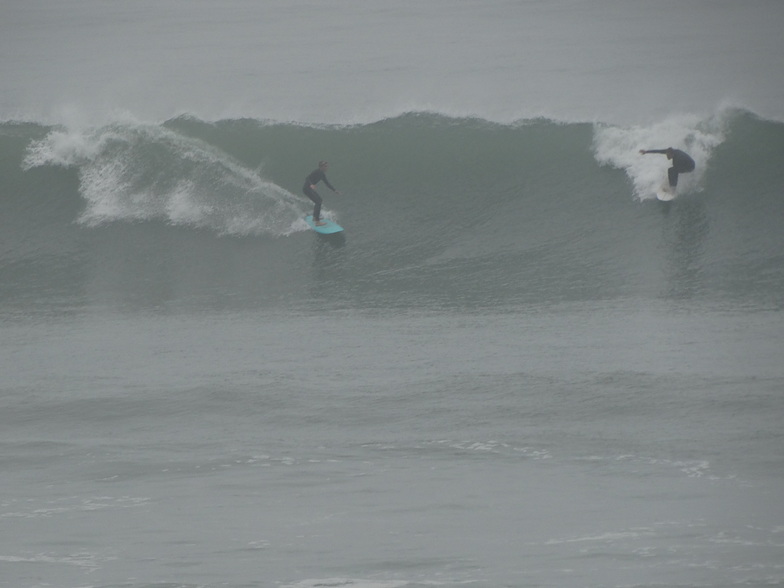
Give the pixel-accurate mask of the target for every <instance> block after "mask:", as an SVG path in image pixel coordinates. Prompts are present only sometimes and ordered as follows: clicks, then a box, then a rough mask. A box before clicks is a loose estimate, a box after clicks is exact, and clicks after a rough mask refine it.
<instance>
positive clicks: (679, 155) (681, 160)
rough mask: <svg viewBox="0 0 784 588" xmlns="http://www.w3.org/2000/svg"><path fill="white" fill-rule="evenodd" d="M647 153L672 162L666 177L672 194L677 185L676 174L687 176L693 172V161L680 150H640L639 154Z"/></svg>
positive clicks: (670, 148)
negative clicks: (660, 156)
mask: <svg viewBox="0 0 784 588" xmlns="http://www.w3.org/2000/svg"><path fill="white" fill-rule="evenodd" d="M647 153H661V154H663V155H666V156H667V159H671V160H672V167H671V168H670V169H668V170H667V177H668V178H669V180H670V190H671V191H672V192H675V186H677V185H678V174H687V173H689V172H690V171H694V160H693V159H692V158H691V157H690V156H689V154H688V153H685V152H683V151H681V150H680V149H673V148H672V147H667V149H640V154H642V155H645V154H647Z"/></svg>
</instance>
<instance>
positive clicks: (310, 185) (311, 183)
mask: <svg viewBox="0 0 784 588" xmlns="http://www.w3.org/2000/svg"><path fill="white" fill-rule="evenodd" d="M328 167H329V164H328V163H327V162H326V161H319V164H318V169H314V170H313V171H312V172H310V173H309V174H308V177H307V178H305V185H304V186H302V191H303V192H304V194H305V196H307V197H308V198H310V199H311V200H312V201H313V203H314V204H315V206H314V207H313V222H314V223H315V224H316V225H318V226H322V225H324V224H326V223H324V222H323V221H322V220H321V202H322V199H321V196H320V195H319V193H318V192H316V184H318V183H319V182H320V181H321V180H324V183H325V184H326V185H327V188H329V189H330V190H332V191H333V192H335V193H336V194H340V192H339V191H338V190H335V188H333V187H332V184H330V183H329V180H328V179H327V173H326V172H327V168H328Z"/></svg>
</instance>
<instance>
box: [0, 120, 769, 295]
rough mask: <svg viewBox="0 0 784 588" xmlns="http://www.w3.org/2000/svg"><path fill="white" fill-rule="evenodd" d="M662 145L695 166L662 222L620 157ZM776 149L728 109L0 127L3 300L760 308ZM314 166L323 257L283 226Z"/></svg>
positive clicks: (641, 165) (634, 164)
mask: <svg viewBox="0 0 784 588" xmlns="http://www.w3.org/2000/svg"><path fill="white" fill-rule="evenodd" d="M671 144H672V145H674V146H679V147H683V148H685V149H687V150H689V152H690V153H692V155H693V156H694V157H695V159H696V160H697V163H698V168H697V170H695V173H694V174H691V175H690V176H688V177H684V189H683V191H682V192H683V193H682V194H681V195H680V196H679V198H678V199H677V200H676V201H675V202H673V203H672V204H671V205H663V204H662V203H659V202H656V201H651V200H650V199H649V198H650V195H651V194H650V187H651V186H653V185H655V182H657V181H660V180H661V178H663V177H664V175H665V174H666V167H667V164H666V160H664V158H663V157H661V158H657V157H642V156H639V155H638V154H637V151H638V150H639V149H640V148H657V147H663V146H669V145H671ZM783 148H784V125H782V124H781V123H776V122H771V121H767V120H764V119H760V118H758V117H756V116H754V115H753V114H751V113H748V112H744V111H728V112H722V113H718V114H716V115H714V116H712V117H709V118H707V119H695V118H674V119H671V120H666V121H662V122H661V123H659V124H657V125H652V126H650V127H626V128H624V127H612V126H609V125H602V124H560V123H557V122H554V121H549V120H530V121H520V122H518V123H515V124H509V125H502V124H496V123H491V122H488V121H484V120H480V119H463V118H461V119H455V118H450V117H445V116H441V115H437V114H431V113H411V114H407V115H404V116H400V117H396V118H393V119H387V120H381V121H377V122H375V123H373V124H363V125H350V126H329V125H327V126H324V125H321V126H312V125H299V124H284V123H275V122H269V121H259V120H255V119H237V120H224V121H217V122H205V121H201V120H198V119H195V118H192V117H179V118H176V119H173V120H170V121H167V122H166V123H164V124H162V125H149V124H141V123H138V122H134V121H118V122H116V123H114V124H112V125H108V126H105V127H100V128H88V129H69V128H63V127H49V126H43V125H36V124H29V123H5V124H3V125H2V126H1V127H0V155H1V156H2V159H0V162H1V165H2V168H1V169H2V179H0V182H2V184H1V185H0V186H1V190H2V192H0V193H1V194H2V207H3V209H2V212H3V214H2V221H0V222H2V227H3V236H4V237H3V242H2V243H3V246H2V257H1V258H0V259H1V260H2V264H3V265H2V270H1V271H2V272H3V277H4V279H3V283H4V286H3V289H2V293H3V296H4V297H5V298H6V299H8V298H18V297H20V296H23V295H24V294H25V293H26V292H29V290H30V289H31V288H34V289H35V290H36V291H37V292H40V291H46V289H51V290H53V291H54V292H55V294H56V295H57V296H63V297H65V298H66V299H69V300H71V299H78V300H81V301H84V299H85V291H88V292H90V293H91V295H90V296H88V298H90V300H95V299H96V298H97V299H99V300H108V301H109V302H108V303H113V301H114V300H115V299H116V298H118V297H119V298H121V299H123V300H124V301H125V302H126V303H128V304H131V305H141V306H145V305H147V304H149V303H150V301H151V300H157V303H158V304H160V303H161V300H164V301H172V300H173V301H182V300H184V299H188V300H190V301H193V300H204V299H206V300H210V301H212V302H211V303H214V302H215V300H217V299H221V298H225V296H226V294H227V293H232V292H234V293H236V292H239V293H241V296H240V297H244V298H245V299H250V300H265V301H270V300H276V301H280V300H284V301H290V300H291V299H292V298H294V299H298V298H305V299H312V298H314V297H316V298H317V297H320V296H325V295H326V296H327V297H332V298H333V299H336V300H339V301H341V302H340V303H341V304H353V303H355V302H356V301H357V300H362V301H363V302H362V303H363V304H364V303H369V304H374V303H375V302H373V301H377V302H378V304H382V305H389V304H392V303H393V301H394V303H395V304H397V303H399V304H404V305H405V304H418V303H420V302H422V301H425V302H427V303H428V304H430V303H435V304H442V303H443V304H458V305H460V304H464V305H472V304H479V305H487V304H492V305H503V304H516V303H518V302H521V301H522V302H525V301H537V300H543V299H546V300H554V301H558V300H572V299H592V300H595V299H611V298H617V297H627V296H653V297H659V296H664V297H681V298H693V297H705V296H708V297H710V296H720V297H727V296H729V297H730V298H732V299H733V300H737V299H748V298H749V297H750V298H752V299H756V300H757V301H758V302H759V303H761V304H763V305H771V304H773V305H775V304H777V303H776V302H775V299H776V296H775V295H774V292H775V291H776V289H777V288H780V287H781V285H782V283H783V282H784V278H782V269H781V268H782V254H781V252H782V251H784V242H782V237H781V234H782V233H781V231H780V219H781V218H782V204H781V200H780V194H781V188H782V186H784V177H783V176H782V171H781V167H780V165H779V164H778V162H777V161H776V159H777V154H780V153H781V152H782V149H783ZM320 159H328V160H329V161H330V163H331V169H330V173H329V177H330V181H331V182H332V183H333V184H334V185H335V186H336V187H337V188H338V189H340V190H341V191H342V192H343V195H342V196H339V195H333V194H331V193H330V192H329V191H327V190H325V189H322V194H323V195H324V196H325V207H326V210H327V213H328V214H331V215H333V216H336V217H337V218H339V219H340V220H341V221H342V224H344V226H346V228H347V231H346V237H345V240H344V241H343V242H341V243H340V244H338V245H335V244H334V243H333V244H325V243H323V242H322V241H319V240H316V241H314V240H313V238H314V236H313V235H312V234H310V233H306V232H305V231H306V229H305V226H304V223H302V221H301V216H302V215H303V214H305V212H306V211H307V210H308V209H309V207H310V204H309V201H307V200H306V199H305V198H304V197H303V196H302V195H300V193H299V190H300V188H301V185H302V181H303V179H304V176H305V174H307V173H308V172H309V171H310V170H311V169H312V168H313V167H314V166H315V163H316V162H317V161H318V160H320ZM314 245H315V249H314V248H313V247H314ZM140 283H145V284H147V285H148V286H150V285H151V284H152V285H153V286H154V287H145V288H141V287H140V286H139V284H140ZM66 285H67V286H66Z"/></svg>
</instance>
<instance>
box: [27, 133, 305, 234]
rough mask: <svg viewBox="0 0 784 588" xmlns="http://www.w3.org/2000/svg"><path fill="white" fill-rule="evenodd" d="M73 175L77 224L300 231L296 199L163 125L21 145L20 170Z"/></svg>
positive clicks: (54, 136)
mask: <svg viewBox="0 0 784 588" xmlns="http://www.w3.org/2000/svg"><path fill="white" fill-rule="evenodd" d="M45 165H54V166H61V167H75V168H78V170H79V179H80V192H81V195H82V197H83V198H84V199H85V201H86V202H87V206H86V208H85V210H84V212H83V213H82V215H81V217H80V218H79V222H80V223H83V224H85V225H88V226H96V225H100V224H104V223H109V222H114V221H147V220H164V221H166V222H168V223H169V224H172V225H187V226H190V227H194V228H207V229H210V230H213V231H215V232H217V233H219V234H231V235H260V234H271V235H286V234H290V233H291V232H294V231H298V230H304V227H303V224H302V223H299V222H298V221H299V219H300V217H301V215H302V211H301V209H300V207H299V206H298V200H299V199H298V198H297V197H296V196H294V195H293V194H291V193H290V192H288V191H287V190H284V189H283V188H281V187H280V186H278V185H276V184H274V183H272V182H268V181H265V180H264V179H263V178H261V177H259V175H258V174H257V173H256V172H255V171H252V170H249V169H247V168H246V167H244V166H243V165H241V164H240V163H238V162H237V161H235V160H233V159H232V158H231V157H230V156H229V155H227V154H226V153H224V152H222V151H220V150H219V149H217V148H215V147H212V146H210V145H208V144H206V143H204V142H203V141H201V140H198V139H194V138H191V137H185V136H183V135H180V134H178V133H176V132H173V131H171V130H169V129H166V128H165V127H161V126H153V125H141V124H129V123H120V124H114V125H110V126H106V127H100V128H94V129H90V130H81V129H64V130H63V129H57V130H53V131H51V132H50V133H49V134H48V135H47V136H46V137H45V138H43V139H42V140H40V141H34V142H32V143H31V145H30V147H29V148H28V151H27V154H26V157H25V160H24V163H23V167H24V169H31V168H34V167H39V166H45Z"/></svg>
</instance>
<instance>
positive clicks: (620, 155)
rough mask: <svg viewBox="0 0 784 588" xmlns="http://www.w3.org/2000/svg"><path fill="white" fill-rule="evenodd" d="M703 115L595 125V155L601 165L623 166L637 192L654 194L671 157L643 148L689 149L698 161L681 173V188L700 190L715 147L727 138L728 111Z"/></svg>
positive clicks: (664, 177)
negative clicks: (648, 122)
mask: <svg viewBox="0 0 784 588" xmlns="http://www.w3.org/2000/svg"><path fill="white" fill-rule="evenodd" d="M727 112H728V111H722V112H721V113H719V114H718V115H716V116H711V117H709V118H708V119H702V118H700V117H697V116H694V115H679V116H672V117H670V118H667V119H666V120H663V121H661V122H657V123H655V124H651V125H647V126H631V127H620V126H612V125H605V124H597V125H595V127H594V140H593V149H594V157H595V158H596V161H598V162H599V164H600V165H606V166H611V167H615V168H618V169H622V170H624V171H625V172H626V175H627V176H628V177H629V179H630V180H631V182H632V186H633V191H634V195H635V196H636V197H637V198H638V199H640V200H644V199H648V198H654V197H655V194H656V190H657V189H658V188H659V187H660V186H661V185H662V184H663V183H666V181H667V169H668V168H669V167H670V163H669V161H668V160H667V159H666V157H665V156H664V155H657V154H649V155H642V154H640V150H641V149H666V148H667V147H674V148H676V149H681V150H683V151H686V152H687V153H689V155H691V156H692V158H693V159H694V161H695V163H696V168H695V170H694V172H692V173H688V174H682V175H681V177H680V178H679V183H678V192H679V193H681V194H683V193H687V192H693V191H698V190H699V189H700V184H701V180H702V178H703V176H704V174H705V169H706V167H707V164H708V161H709V160H710V156H711V153H712V152H713V150H714V149H715V148H716V147H717V146H718V145H720V144H721V143H722V141H723V140H724V126H725V122H726V114H727Z"/></svg>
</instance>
